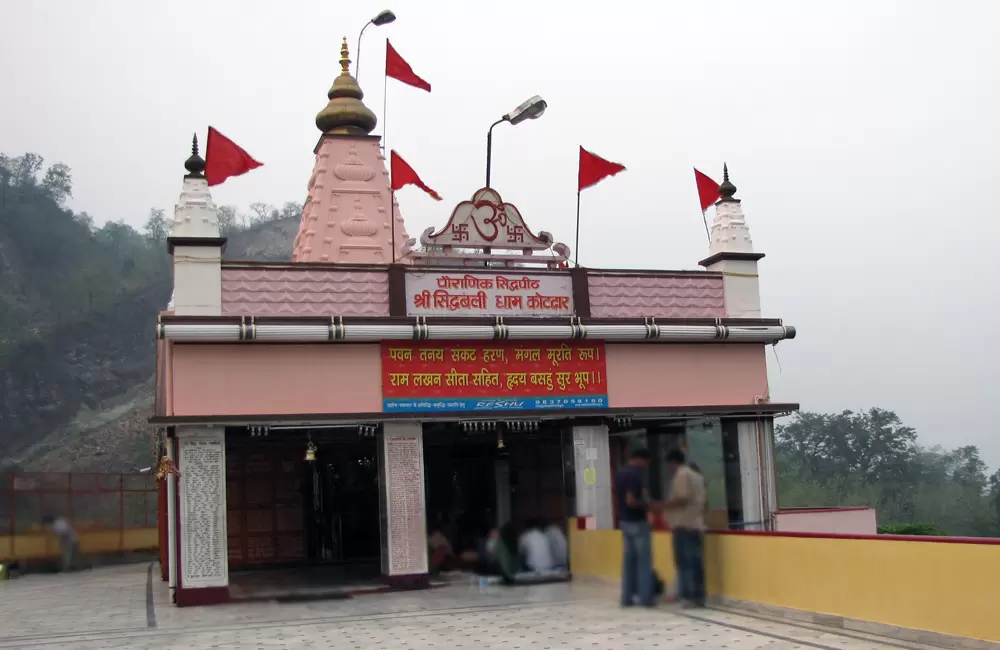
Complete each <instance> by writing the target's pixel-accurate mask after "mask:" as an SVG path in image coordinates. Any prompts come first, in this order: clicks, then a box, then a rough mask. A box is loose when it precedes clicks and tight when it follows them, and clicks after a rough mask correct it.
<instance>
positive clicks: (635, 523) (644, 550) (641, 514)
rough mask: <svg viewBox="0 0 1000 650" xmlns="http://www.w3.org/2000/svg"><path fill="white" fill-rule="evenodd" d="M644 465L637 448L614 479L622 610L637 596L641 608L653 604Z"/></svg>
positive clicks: (645, 452) (646, 459) (646, 457)
mask: <svg viewBox="0 0 1000 650" xmlns="http://www.w3.org/2000/svg"><path fill="white" fill-rule="evenodd" d="M647 465H649V450H647V449H646V448H645V447H640V448H637V449H635V450H633V451H632V454H631V455H630V457H629V460H628V462H627V463H626V464H625V465H622V467H621V468H620V469H619V470H618V474H617V476H616V477H615V495H616V497H617V501H618V521H619V526H620V528H621V531H622V594H621V606H622V607H631V606H632V605H634V604H635V599H636V597H637V596H638V599H639V604H640V605H642V606H643V607H652V606H653V605H654V604H655V601H654V594H653V591H654V581H653V548H652V547H653V539H652V537H653V536H652V530H651V528H650V526H649V521H648V520H647V518H646V515H647V511H648V509H649V492H648V491H647V489H646V486H645V479H644V477H643V474H644V472H643V470H645V468H646V466H647Z"/></svg>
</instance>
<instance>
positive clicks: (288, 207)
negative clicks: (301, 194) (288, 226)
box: [281, 201, 302, 219]
mask: <svg viewBox="0 0 1000 650" xmlns="http://www.w3.org/2000/svg"><path fill="white" fill-rule="evenodd" d="M281 218H282V219H301V218H302V204H301V203H296V202H294V201H286V202H285V204H284V205H283V206H281Z"/></svg>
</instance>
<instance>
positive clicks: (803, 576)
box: [570, 526, 1000, 641]
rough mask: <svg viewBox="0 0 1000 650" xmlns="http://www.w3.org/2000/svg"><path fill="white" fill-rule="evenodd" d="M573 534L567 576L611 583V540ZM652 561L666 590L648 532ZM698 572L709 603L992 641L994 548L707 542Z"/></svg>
mask: <svg viewBox="0 0 1000 650" xmlns="http://www.w3.org/2000/svg"><path fill="white" fill-rule="evenodd" d="M573 528H575V527H572V526H571V531H570V553H571V562H572V568H573V573H574V574H575V575H594V576H601V577H605V578H613V579H619V578H620V577H621V536H620V534H619V532H618V531H604V530H600V531H598V530H593V531H581V530H575V529H573ZM653 553H654V556H653V557H654V560H653V562H654V565H655V566H656V567H657V570H658V571H659V572H660V575H661V576H662V577H663V579H664V580H666V581H667V582H672V581H673V575H674V572H673V569H672V567H670V566H669V565H670V564H671V562H672V550H671V546H670V535H669V533H665V532H658V533H654V536H653ZM705 570H706V581H707V584H708V590H709V593H710V594H713V595H721V596H725V597H727V598H735V599H739V600H746V601H752V602H757V603H763V604H767V605H773V606H777V607H787V608H790V609H798V610H805V611H810V612H817V613H822V614H832V615H836V616H843V617H845V618H852V619H859V620H865V621H872V622H876V623H884V624H887V625H896V626H899V627H905V628H911V629H917V630H927V631H930V632H937V633H941V634H952V635H956V636H964V637H970V638H975V639H986V640H990V641H1000V616H998V615H997V612H998V611H1000V609H998V607H1000V606H998V600H997V596H996V594H997V585H1000V546H997V545H989V544H963V543H955V544H952V543H944V542H930V541H901V540H891V539H837V538H819V537H789V536H776V535H750V534H744V535H741V534H717V535H716V534H710V535H709V536H708V539H707V541H706V545H705Z"/></svg>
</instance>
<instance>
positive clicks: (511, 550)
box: [486, 522, 521, 584]
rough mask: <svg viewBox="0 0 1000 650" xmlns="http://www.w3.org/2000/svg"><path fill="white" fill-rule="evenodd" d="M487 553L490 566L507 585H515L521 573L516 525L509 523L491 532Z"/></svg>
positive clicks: (487, 542) (487, 543)
mask: <svg viewBox="0 0 1000 650" xmlns="http://www.w3.org/2000/svg"><path fill="white" fill-rule="evenodd" d="M486 552H487V554H488V556H489V557H488V562H489V564H490V566H491V567H492V568H493V569H494V570H496V571H497V572H498V573H499V574H500V577H502V578H503V581H504V582H505V583H507V584H513V582H514V578H515V577H516V576H517V574H518V573H520V571H521V563H520V561H519V558H518V555H517V529H516V528H515V527H514V524H512V523H510V522H508V523H506V524H504V525H503V526H501V527H500V528H499V529H493V530H492V531H490V535H489V537H488V538H487V541H486Z"/></svg>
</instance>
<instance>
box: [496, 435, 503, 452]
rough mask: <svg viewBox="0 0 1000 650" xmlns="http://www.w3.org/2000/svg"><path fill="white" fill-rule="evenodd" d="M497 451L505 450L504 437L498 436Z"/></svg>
mask: <svg viewBox="0 0 1000 650" xmlns="http://www.w3.org/2000/svg"><path fill="white" fill-rule="evenodd" d="M497 449H504V444H503V436H502V435H501V436H497Z"/></svg>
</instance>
